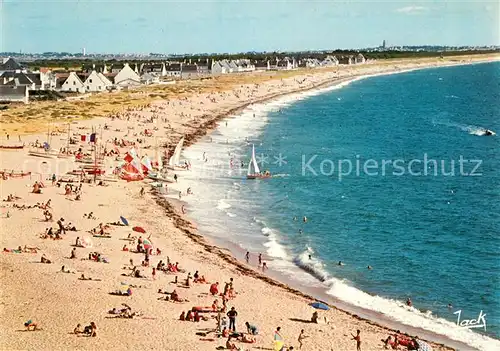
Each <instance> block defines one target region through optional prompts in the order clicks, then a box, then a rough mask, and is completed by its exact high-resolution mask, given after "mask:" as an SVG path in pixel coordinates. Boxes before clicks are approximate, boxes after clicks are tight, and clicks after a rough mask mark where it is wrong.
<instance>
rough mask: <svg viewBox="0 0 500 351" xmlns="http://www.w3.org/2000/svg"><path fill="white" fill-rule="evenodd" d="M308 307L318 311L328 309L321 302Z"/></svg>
mask: <svg viewBox="0 0 500 351" xmlns="http://www.w3.org/2000/svg"><path fill="white" fill-rule="evenodd" d="M309 306H311V307H314V308H316V309H318V310H325V311H328V310H329V309H330V307H328V306H327V305H325V304H324V303H322V302H313V303H311V304H310V305H309Z"/></svg>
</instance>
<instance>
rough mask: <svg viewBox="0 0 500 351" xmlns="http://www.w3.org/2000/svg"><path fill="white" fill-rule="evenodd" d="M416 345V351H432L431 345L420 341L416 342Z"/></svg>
mask: <svg viewBox="0 0 500 351" xmlns="http://www.w3.org/2000/svg"><path fill="white" fill-rule="evenodd" d="M417 344H418V351H432V347H431V345H429V344H428V343H426V342H424V341H422V340H417Z"/></svg>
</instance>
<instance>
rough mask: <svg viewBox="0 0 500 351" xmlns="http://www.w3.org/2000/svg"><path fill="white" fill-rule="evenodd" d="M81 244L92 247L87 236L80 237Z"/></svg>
mask: <svg viewBox="0 0 500 351" xmlns="http://www.w3.org/2000/svg"><path fill="white" fill-rule="evenodd" d="M82 246H83V247H92V240H90V238H88V237H85V238H82Z"/></svg>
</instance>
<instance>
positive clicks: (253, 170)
mask: <svg viewBox="0 0 500 351" xmlns="http://www.w3.org/2000/svg"><path fill="white" fill-rule="evenodd" d="M270 177H271V173H270V172H269V171H266V172H265V173H261V172H260V169H259V165H258V163H257V159H256V158H255V145H253V144H252V159H251V160H250V162H249V163H248V170H247V179H262V178H270Z"/></svg>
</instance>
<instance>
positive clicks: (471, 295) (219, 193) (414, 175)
mask: <svg viewBox="0 0 500 351" xmlns="http://www.w3.org/2000/svg"><path fill="white" fill-rule="evenodd" d="M499 101H500V63H488V64H475V65H464V66H454V67H444V68H433V69H423V70H415V71H410V72H405V73H398V74H391V75H382V76H375V77H363V79H356V80H354V81H352V82H346V83H343V84H341V85H340V86H336V87H331V88H327V89H323V90H321V91H314V92H310V93H305V94H300V95H293V96H286V97H283V98H282V99H279V100H276V101H272V102H269V103H266V104H261V105H253V106H250V107H249V108H247V109H246V110H245V111H243V112H242V113H241V114H240V115H238V116H233V117H231V118H229V119H228V120H227V122H224V123H221V125H220V126H219V128H218V129H217V130H216V131H215V132H214V133H213V134H212V135H211V136H210V138H207V139H205V140H202V141H201V142H199V143H197V144H195V145H193V146H191V147H190V148H188V149H187V150H185V152H184V156H185V157H186V158H189V159H190V160H191V162H192V164H193V172H192V173H190V174H186V175H183V178H184V179H185V180H186V181H187V182H188V183H189V185H190V186H191V187H192V189H193V192H194V193H195V195H196V196H193V197H192V198H190V199H188V203H189V210H190V216H191V218H192V219H193V220H194V221H195V222H196V223H197V224H198V226H199V228H200V230H201V232H202V233H203V234H205V235H207V236H210V237H212V238H214V239H215V240H217V241H221V242H226V243H230V244H232V245H235V246H236V247H238V248H239V250H240V251H241V252H244V251H246V250H249V251H250V253H251V255H252V262H251V263H252V264H253V263H254V262H255V261H254V260H255V257H256V255H257V254H258V253H262V254H263V256H264V259H265V260H266V261H267V262H268V266H269V268H270V271H272V272H273V273H272V274H274V275H276V276H278V278H279V277H280V276H281V277H283V279H285V280H286V281H287V282H292V284H293V282H295V283H296V284H297V286H299V287H304V286H306V287H309V288H311V289H315V291H318V290H322V291H324V293H325V294H327V295H328V296H330V297H331V298H332V301H342V302H344V303H346V304H349V305H351V306H355V307H358V308H360V309H365V310H370V311H374V312H375V313H377V314H380V315H381V316H384V317H386V318H389V319H390V320H393V321H394V322H396V323H399V324H401V325H407V326H413V327H418V328H423V329H426V330H429V331H431V332H433V333H437V334H441V335H445V336H447V337H449V338H451V339H453V340H457V341H460V342H462V343H465V344H467V345H469V346H471V347H475V348H477V349H482V350H486V349H491V348H492V347H493V348H497V347H498V344H497V341H493V340H492V339H491V338H493V339H498V338H499V337H500V289H499V286H500V249H499V248H500V229H499V215H500V201H499V200H500V198H499V195H500V187H499V185H500V172H499V170H500V155H499V153H498V151H499V150H500V137H499V136H497V135H486V134H487V133H486V130H487V129H489V130H491V131H493V132H500V104H499ZM252 145H255V150H256V154H257V160H258V161H259V165H260V168H261V170H262V171H264V170H269V171H271V173H272V174H273V175H274V176H273V177H272V178H270V179H266V180H246V177H245V175H246V165H247V164H248V162H249V160H250V155H251V148H252ZM203 153H205V156H202V155H203ZM204 157H205V158H206V159H208V160H207V161H206V162H205V161H203V158H204ZM304 217H305V218H304ZM236 251H238V250H236ZM340 262H341V263H342V264H341V265H340V264H339V263H340ZM368 266H370V268H371V269H368ZM270 274H271V273H270ZM408 298H410V299H411V300H412V302H413V307H409V306H407V305H406V304H405V301H406V300H407V299H408ZM458 311H461V312H460V316H459V315H458V314H459V313H458ZM480 314H483V316H484V317H483V319H484V321H485V322H486V323H485V324H486V325H485V326H481V327H477V328H465V327H459V326H457V322H459V321H458V317H460V321H461V322H463V320H470V319H478V316H480Z"/></svg>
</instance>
